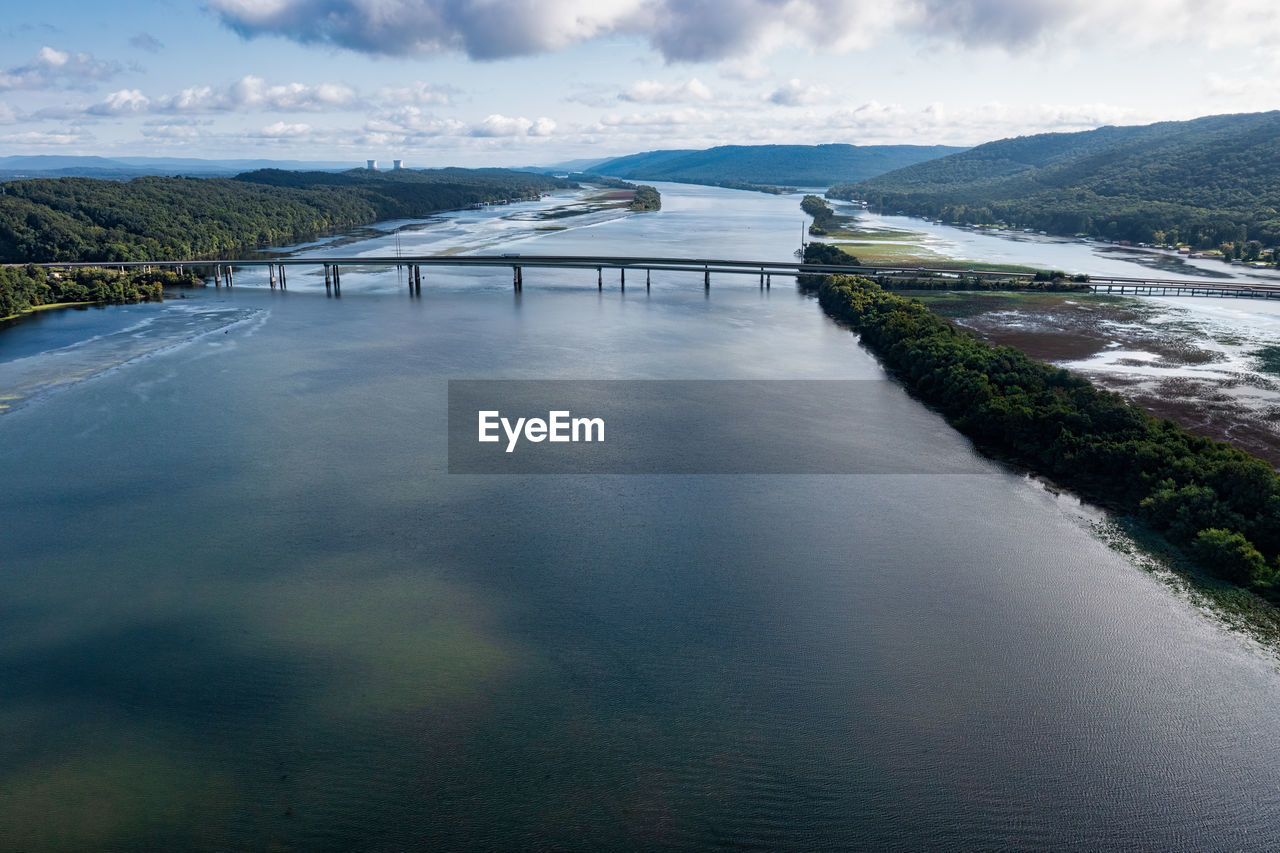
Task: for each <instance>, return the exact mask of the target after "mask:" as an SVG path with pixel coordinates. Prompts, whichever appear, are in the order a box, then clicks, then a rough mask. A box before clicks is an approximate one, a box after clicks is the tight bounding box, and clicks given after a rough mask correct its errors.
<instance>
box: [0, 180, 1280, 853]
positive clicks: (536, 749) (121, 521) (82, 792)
mask: <svg viewBox="0 0 1280 853" xmlns="http://www.w3.org/2000/svg"><path fill="white" fill-rule="evenodd" d="M662 190H663V210H662V211H661V212H658V213H650V214H643V215H635V216H627V217H621V218H610V216H609V215H608V214H597V213H593V214H587V215H584V216H583V217H581V218H580V219H581V220H582V222H583V224H582V225H581V226H579V225H577V224H576V223H575V221H574V218H572V217H571V218H566V219H553V220H538V219H537V218H536V217H535V216H534V214H536V212H537V211H539V210H545V209H547V208H549V207H551V206H554V205H556V204H563V203H565V202H566V201H567V199H565V198H560V199H551V200H546V201H544V202H540V203H531V204H527V205H518V206H514V207H512V208H506V209H501V210H486V211H474V212H472V211H468V212H460V213H457V214H449V215H446V216H442V217H439V218H438V219H435V220H431V221H428V222H424V223H400V225H401V226H402V227H401V228H400V229H399V231H398V237H397V236H396V235H395V234H393V233H391V232H390V231H378V230H376V229H375V230H372V231H368V232H362V233H361V234H358V235H350V236H349V237H348V238H347V239H346V240H345V241H343V242H344V245H342V246H340V247H335V246H333V245H331V244H330V243H321V244H316V245H310V246H307V247H302V248H299V249H298V250H297V251H298V252H305V253H311V254H318V253H324V252H339V251H340V252H341V253H343V254H353V253H357V252H374V251H380V252H385V251H388V249H389V247H391V248H393V247H394V246H396V245H397V243H398V245H399V246H400V247H401V249H402V250H403V251H404V252H405V253H411V252H420V251H441V250H445V249H449V248H453V247H461V248H463V249H477V248H483V249H485V250H486V251H509V252H522V253H564V254H572V253H585V252H593V253H602V254H603V253H614V254H623V255H638V254H653V255H689V256H696V255H703V256H706V255H713V256H721V257H734V256H739V257H749V258H760V259H766V258H777V259H785V258H788V257H789V256H790V253H791V252H792V251H793V250H794V249H795V247H796V244H797V243H798V238H799V234H798V231H799V228H800V227H801V222H802V221H803V218H802V216H801V215H800V214H799V212H798V201H799V198H798V197H796V196H793V197H777V196H770V195H763V194H754V193H743V192H734V191H730V190H720V189H710V188H701V187H684V186H675V185H665V186H662ZM512 215H515V216H516V217H517V218H514V219H513V218H510V217H511V216H512ZM520 217H525V218H520ZM548 223H551V224H554V225H564V226H567V227H566V228H565V229H564V230H560V231H535V230H532V229H536V228H540V227H545V226H546V225H547V224H548ZM633 281H634V276H633V277H632V279H629V281H628V287H627V290H626V292H625V293H620V292H619V290H618V287H617V282H616V281H613V280H610V281H607V282H606V288H605V290H604V292H603V293H598V292H597V291H596V287H595V273H594V271H585V272H551V271H534V270H529V271H526V274H525V287H524V291H523V293H522V294H518V295H517V294H515V293H513V292H512V289H511V281H510V273H509V272H505V271H501V270H498V271H493V272H483V271H477V272H465V271H452V272H441V271H436V270H430V274H429V275H428V277H427V280H426V281H425V282H424V285H423V295H422V297H421V298H418V299H412V298H410V296H409V295H408V292H407V288H406V287H404V286H403V281H402V279H400V278H399V277H398V274H397V273H396V272H394V271H388V272H382V273H374V272H363V271H361V270H358V269H352V270H350V271H347V272H344V275H343V280H342V285H343V295H342V298H341V299H329V298H326V297H325V294H324V288H323V282H322V280H321V279H320V278H319V277H318V276H317V275H316V273H315V272H311V273H308V274H304V273H302V272H301V271H297V272H294V273H292V274H291V275H290V279H289V290H287V291H278V290H277V291H272V290H268V289H266V288H264V287H263V286H261V284H260V283H259V282H256V281H255V279H254V277H253V274H252V273H250V272H249V271H248V270H246V271H244V272H243V273H242V274H241V275H240V276H239V277H238V279H237V282H238V286H237V287H235V288H233V289H230V290H228V289H221V290H214V289H213V288H208V289H206V290H203V291H194V292H191V293H189V294H188V297H189V298H186V299H181V298H174V299H169V300H167V301H166V302H164V303H163V304H160V305H140V306H127V307H118V308H109V309H102V310H92V311H62V312H56V313H45V314H43V315H42V316H40V317H39V318H38V319H35V320H33V321H29V322H24V323H22V324H19V325H17V326H15V327H13V328H10V329H7V330H5V331H4V332H3V333H2V334H0V397H4V398H5V400H2V401H0V402H3V403H5V404H6V405H8V406H9V408H8V409H7V410H0V411H6V412H7V413H4V414H0V483H3V496H4V497H3V508H4V515H3V517H4V521H5V524H4V526H3V528H0V531H3V532H2V533H0V536H2V538H0V625H3V628H4V630H3V633H2V634H0V849H3V850H23V851H35V850H87V849H112V850H176V849H196V850H210V851H214V850H218V851H221V850H242V849H243V850H299V851H302V850H305V851H312V850H362V851H363V850H370V851H394V850H409V849H423V850H428V849H431V850H434V849H441V850H443V849H491V850H515V849H564V850H622V849H636V850H648V849H708V848H711V849H732V850H743V849H753V850H816V849H831V850H848V849H866V850H886V849H913V850H920V849H1064V850H1065V849H1072V850H1100V849H1126V850H1135V849H1143V850H1170V849H1181V850H1188V849H1194V850H1233V849H1240V850H1244V849H1263V848H1266V847H1269V846H1274V845H1275V844H1276V842H1277V838H1280V738H1277V736H1276V732H1277V731H1280V675H1278V674H1277V671H1276V664H1275V660H1274V659H1273V658H1272V657H1270V656H1268V655H1267V654H1265V653H1263V652H1262V651H1260V650H1259V649H1257V648H1256V647H1255V646H1253V645H1252V644H1251V643H1250V642H1248V641H1247V639H1244V638H1242V637H1240V636H1238V635H1236V634H1233V633H1231V632H1229V631H1227V630H1226V629H1224V628H1223V627H1222V626H1221V625H1220V624H1219V623H1217V622H1216V621H1214V620H1213V619H1212V618H1211V617H1209V616H1207V615H1205V614H1204V613H1202V612H1200V611H1199V610H1197V609H1196V608H1195V607H1194V606H1192V605H1191V604H1189V603H1188V602H1187V601H1185V600H1184V599H1183V598H1182V597H1180V596H1179V595H1178V594H1177V593H1175V592H1174V591H1172V590H1171V589H1170V588H1169V586H1167V585H1166V584H1164V583H1162V582H1161V580H1160V579H1159V578H1157V577H1155V576H1153V575H1151V574H1150V573H1148V572H1145V571H1143V570H1142V569H1140V568H1138V567H1137V566H1135V565H1134V564H1133V563H1131V562H1130V561H1129V560H1128V559H1126V558H1125V557H1124V556H1122V555H1121V554H1120V553H1118V552H1117V551H1115V550H1113V549H1111V548H1110V547H1108V545H1107V544H1105V543H1104V542H1103V541H1102V540H1101V539H1100V538H1099V537H1098V535H1097V534H1096V533H1095V532H1094V528H1095V524H1096V522H1097V521H1098V519H1099V518H1100V515H1099V514H1098V513H1097V512H1095V511H1093V510H1091V509H1089V508H1088V507H1082V506H1080V505H1079V503H1078V502H1076V501H1074V500H1072V499H1071V498H1070V497H1068V496H1062V495H1055V494H1054V493H1052V492H1051V491H1049V490H1047V489H1045V488H1044V487H1042V486H1041V485H1039V484H1037V483H1036V482H1035V481H1033V480H1030V479H1028V478H1026V477H1024V476H1022V475H1020V474H1018V473H1017V472H1014V471H1011V470H1009V469H1007V468H1006V467H1004V466H1002V465H1001V464H999V463H996V462H993V461H991V460H988V459H985V458H983V457H981V456H980V455H978V454H977V453H975V451H974V450H973V449H972V447H971V446H970V445H969V444H968V442H967V441H965V440H964V439H962V438H961V437H959V436H958V435H956V434H955V433H954V432H952V431H951V430H950V429H949V428H948V427H947V425H946V424H945V423H944V422H943V421H942V420H941V419H940V418H939V417H938V416H937V415H935V414H934V413H932V412H930V411H929V410H927V409H925V408H924V407H923V406H920V405H917V404H916V403H914V402H913V401H911V400H910V399H909V398H907V397H906V396H905V395H904V394H903V393H902V392H901V391H900V390H899V389H898V388H897V387H896V386H894V385H893V384H892V383H888V382H886V381H884V374H883V372H882V371H881V369H880V367H879V366H878V365H877V363H876V362H875V360H874V359H873V358H872V357H871V356H870V355H868V354H867V353H866V352H865V351H864V350H862V349H861V348H860V347H859V345H858V342H857V340H856V338H855V337H854V336H853V335H852V334H851V333H849V332H848V331H847V330H845V329H842V328H840V327H838V326H836V325H835V324H834V323H832V322H831V321H830V320H828V319H827V318H826V317H825V316H824V315H823V313H822V312H821V310H820V309H819V308H818V306H817V305H816V303H815V302H814V301H813V300H812V299H810V298H808V297H805V296H803V295H801V294H799V293H797V291H796V290H795V288H794V286H793V285H792V284H790V283H789V282H786V281H785V280H782V279H781V278H780V277H775V279H774V281H773V286H772V288H771V289H769V290H761V289H760V288H759V287H758V283H757V281H756V280H755V279H753V278H750V277H743V278H740V279H731V278H729V277H724V278H723V279H716V280H715V281H714V282H713V286H712V289H711V291H710V292H709V293H704V292H703V288H702V282H701V277H700V276H698V275H692V274H675V273H672V274H666V275H662V276H658V275H655V276H654V280H653V286H652V290H651V291H648V292H646V290H645V288H644V287H643V283H642V281H643V279H640V281H639V282H637V283H636V284H633ZM255 284H256V285H258V286H254V285H255ZM492 378H502V379H596V380H598V379H780V380H802V379H846V380H867V383H868V384H867V386H866V387H869V388H875V389H877V390H876V392H875V393H872V394H867V395H865V397H866V399H867V400H869V401H871V402H870V403H868V404H867V405H868V406H871V407H874V408H877V409H879V408H883V409H885V410H886V411H892V412H893V413H894V414H893V417H894V419H895V421H896V422H897V423H898V424H900V427H901V429H900V430H899V431H887V432H886V431H884V430H880V431H878V432H876V433H875V440H874V442H873V443H872V444H871V445H870V447H869V445H868V442H867V441H866V440H865V430H864V417H863V415H860V414H859V413H858V412H857V411H854V412H853V413H852V414H848V413H847V414H845V415H842V416H841V419H840V420H839V421H832V420H831V419H830V418H828V419H827V420H826V421H823V420H821V418H822V413H821V412H818V413H816V414H815V415H814V417H816V418H818V419H819V420H818V421H817V423H818V425H819V426H821V427H822V428H823V429H824V430H826V431H828V432H829V433H831V436H834V438H831V436H828V437H827V438H828V440H827V441H826V442H825V443H824V445H823V446H824V447H825V448H827V450H826V451H824V452H832V451H831V442H832V441H836V442H839V441H847V448H848V452H849V453H863V454H867V453H869V452H870V453H873V454H874V455H875V456H876V457H877V463H878V466H879V467H877V468H876V469H875V470H879V471H885V472H888V473H877V474H842V475H821V474H804V475H801V474H770V475H745V474H731V475H660V474H631V475H622V474H592V475H582V474H578V475H558V474H547V475H461V474H450V473H448V455H447V449H448V448H447V442H446V439H447V435H446V420H447V409H448V406H447V403H448V399H447V398H448V384H447V383H448V380H450V379H492ZM858 399H859V400H862V399H863V396H861V395H860V396H859V398H858ZM877 400H878V401H879V402H876V401H877ZM734 414H735V416H736V417H738V418H740V419H741V422H742V424H744V425H745V426H746V427H747V428H749V427H750V425H751V424H752V423H753V418H755V417H757V416H758V414H759V413H758V412H757V411H754V410H753V409H752V408H751V407H750V406H743V407H742V408H741V410H740V411H738V412H736V413H734ZM876 414H877V412H874V411H867V412H866V413H865V419H866V421H867V422H870V421H872V420H874V416H875V415H876ZM795 440H796V441H798V440H799V439H795ZM662 441H665V442H668V443H669V444H668V445H663V444H662V443H660V442H658V440H657V439H655V445H656V452H659V453H661V452H665V450H669V451H670V452H672V453H677V452H679V447H678V446H677V445H678V437H672V436H665V437H663V439H662ZM779 441H780V442H785V441H786V438H785V437H780V438H779ZM792 449H794V448H792ZM922 459H937V460H938V465H937V467H938V472H937V473H922V472H921V460H922ZM833 469H840V470H844V468H843V467H842V466H839V465H835V464H833ZM895 471H898V472H901V473H894V472H895ZM957 472H960V473H957ZM966 472H967V473H966Z"/></svg>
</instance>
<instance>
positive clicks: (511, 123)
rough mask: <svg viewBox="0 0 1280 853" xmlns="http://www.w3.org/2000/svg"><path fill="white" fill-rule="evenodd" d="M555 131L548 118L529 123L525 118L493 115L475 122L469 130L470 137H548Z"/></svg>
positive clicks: (553, 123)
mask: <svg viewBox="0 0 1280 853" xmlns="http://www.w3.org/2000/svg"><path fill="white" fill-rule="evenodd" d="M555 129H556V123H555V122H554V121H552V120H551V119H549V118H539V119H535V120H533V121H530V120H529V119H527V118H523V117H519V118H511V117H508V116H504V115H498V114H496V113H495V114H494V115H491V116H488V117H486V118H485V119H484V120H483V121H480V122H477V123H476V124H475V125H473V126H472V128H471V131H470V133H471V135H472V136H479V137H496V136H550V135H551V133H552V132H553V131H554V130H555Z"/></svg>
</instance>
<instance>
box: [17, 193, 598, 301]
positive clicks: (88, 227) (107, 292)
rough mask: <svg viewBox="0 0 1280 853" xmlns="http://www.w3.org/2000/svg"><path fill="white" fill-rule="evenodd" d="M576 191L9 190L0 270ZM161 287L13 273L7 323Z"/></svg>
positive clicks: (233, 246)
mask: <svg viewBox="0 0 1280 853" xmlns="http://www.w3.org/2000/svg"><path fill="white" fill-rule="evenodd" d="M575 186H577V184H576V183H574V182H572V181H565V180H560V179H556V178H551V177H548V176H545V175H537V174H533V173H528V172H514V171H508V170H505V169H436V170H431V171H413V170H405V171H395V172H372V171H368V170H353V171H350V172H337V173H335V172H286V171H282V170H279V169H263V170H260V171H257V172H247V173H245V174H243V175H238V176H236V177H235V178H234V179H227V178H160V177H143V178H135V179H134V180H131V181H128V182H121V181H109V180H98V179H94V178H57V179H38V180H26V181H11V182H9V183H6V184H3V185H0V188H2V189H3V194H2V195H0V263H19V264H26V263H42V262H57V261H103V262H114V261H148V260H179V259H186V258H192V259H195V258H220V257H223V258H225V257H232V256H236V255H243V254H246V253H251V252H253V251H254V250H256V249H258V248H261V247H263V246H267V245H272V244H279V243H288V242H295V241H298V240H304V239H308V238H310V237H314V236H318V235H321V234H329V233H333V232H334V231H341V230H343V229H346V228H352V227H356V226H359V225H367V224H369V223H371V222H376V221H378V220H382V219H399V218H409V217H419V216H425V215H428V214H431V213H435V212H438V211H441V210H453V209H457V208H460V207H468V206H470V205H473V204H480V203H486V202H489V203H492V202H506V201H515V200H519V199H529V198H538V197H539V196H540V195H541V194H542V193H543V192H546V191H548V190H551V189H555V188H560V187H575ZM58 276H63V277H61V278H59V277H58ZM158 276H161V277H158ZM163 283H164V282H163V279H162V274H161V273H154V274H150V273H148V274H143V273H138V272H128V273H122V274H117V273H115V272H108V271H101V270H100V271H98V272H97V273H93V274H89V273H85V272H74V273H59V274H55V275H51V276H45V275H44V274H43V273H39V271H37V270H35V269H34V268H29V269H18V268H12V267H11V268H6V269H4V270H3V275H0V316H9V315H10V314H15V313H20V312H21V311H25V310H29V309H30V308H32V307H34V306H37V305H46V304H49V303H52V302H78V301H96V302H114V301H133V300H136V299H138V298H152V297H151V296H150V295H149V294H151V293H152V291H153V290H154V295H155V297H158V296H159V289H158V288H159V286H160V284H163ZM153 284H154V285H156V287H155V288H152V287H151V285H153Z"/></svg>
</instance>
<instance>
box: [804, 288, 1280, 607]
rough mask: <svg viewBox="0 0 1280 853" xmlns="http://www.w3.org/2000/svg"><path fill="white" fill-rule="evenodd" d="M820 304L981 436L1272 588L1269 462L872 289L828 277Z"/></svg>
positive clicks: (1278, 495)
mask: <svg viewBox="0 0 1280 853" xmlns="http://www.w3.org/2000/svg"><path fill="white" fill-rule="evenodd" d="M818 298H819V302H820V303H821V304H822V307H823V308H824V309H825V310H826V311H827V313H828V314H830V315H831V316H833V317H835V318H837V319H839V320H842V321H844V322H846V323H849V324H850V325H852V327H853V328H854V329H855V330H856V331H857V332H858V333H859V334H860V336H861V338H862V341H863V343H864V344H865V345H866V346H868V347H869V348H870V349H871V350H872V351H874V352H875V353H876V354H877V355H878V356H879V357H880V359H881V360H882V362H883V363H884V364H885V366H886V368H887V369H889V370H890V371H891V372H892V373H894V374H895V375H897V376H898V377H899V379H901V380H902V381H903V383H904V384H905V385H906V386H907V387H908V388H909V389H910V390H911V391H912V393H914V394H915V395H916V396H918V397H919V398H920V399H922V400H923V401H924V402H926V403H928V404H929V405H932V406H934V407H936V408H937V409H938V410H939V411H941V412H942V414H944V415H945V416H946V417H947V418H948V419H949V420H950V421H951V422H952V424H953V425H954V426H955V427H956V428H957V429H959V430H960V431H961V432H963V433H964V434H966V435H968V436H969V437H970V438H972V439H973V440H975V441H977V442H978V443H980V444H982V445H985V446H987V447H990V448H992V449H993V450H995V451H996V452H998V453H1000V454H1003V455H1008V456H1010V457H1011V458H1013V459H1015V460H1016V461H1018V462H1019V463H1020V464H1023V465H1026V466H1028V467H1029V468H1030V469H1031V470H1033V471H1036V472H1037V473H1040V474H1043V475H1044V476H1047V477H1049V478H1050V479H1052V480H1054V481H1056V482H1060V483H1062V484H1063V485H1065V486H1067V487H1068V488H1071V489H1073V490H1074V491H1076V492H1078V493H1079V494H1081V495H1082V496H1084V497H1086V498H1087V499H1089V500H1090V501H1092V502H1095V503H1098V504H1100V505H1103V506H1108V507H1112V508H1115V509H1118V510H1119V511H1121V512H1123V513H1126V514H1131V515H1140V516H1141V517H1142V519H1143V521H1144V522H1145V523H1146V524H1148V525H1150V526H1151V527H1152V528H1153V529H1154V530H1156V531H1158V532H1159V533H1160V534H1162V535H1164V536H1166V537H1167V538H1169V540H1170V541H1171V542H1173V543H1174V544H1176V545H1177V546H1178V547H1179V548H1180V549H1181V551H1182V552H1183V553H1184V554H1185V555H1187V557H1188V558H1189V559H1192V560H1193V561H1194V562H1195V563H1196V564H1197V565H1198V566H1199V567H1200V568H1201V569H1203V570H1204V571H1206V572H1208V573H1209V574H1211V575H1212V576H1214V577H1217V578H1220V579H1222V580H1225V581H1228V582H1230V583H1232V584H1236V585H1238V586H1242V587H1248V588H1251V589H1253V590H1254V591H1256V592H1260V593H1264V594H1268V595H1270V594H1271V593H1272V592H1273V591H1274V588H1275V586H1274V584H1275V581H1276V577H1277V565H1280V559H1278V558H1280V476H1277V475H1276V473H1275V471H1274V470H1272V468H1271V467H1270V466H1269V465H1268V464H1267V463H1265V462H1263V461H1262V460H1259V459H1257V458H1254V457H1250V456H1249V455H1248V454H1247V453H1245V452H1244V451H1241V450H1239V449H1237V448H1235V447H1233V446H1231V445H1228V444H1226V443H1223V442H1216V441H1211V440H1207V439H1204V438H1200V437H1197V436H1193V435H1192V434H1190V433H1188V432H1186V431H1184V430H1182V429H1181V428H1180V427H1178V426H1176V425H1175V424H1173V423H1172V422H1170V421H1167V420H1160V419H1157V418H1155V417H1152V416H1151V415H1149V414H1147V413H1146V412H1144V411H1143V410H1142V409H1141V408H1139V407H1137V406H1135V405H1133V404H1130V403H1125V402H1124V401H1123V400H1122V399H1121V398H1120V397H1119V396H1118V395H1115V394H1112V393H1109V392H1107V391H1103V390H1100V389H1098V388H1096V387H1095V386H1094V385H1093V384H1092V383H1090V382H1089V381H1088V380H1087V379H1084V378H1082V377H1077V376H1073V375H1072V374H1071V373H1069V372H1067V371H1065V370H1062V369H1059V368H1055V367H1053V366H1051V365H1048V364H1045V363H1043V362H1038V361H1035V360H1033V359H1031V358H1029V357H1027V356H1026V355H1024V354H1022V353H1021V352H1019V351H1017V350H1015V349H1012V348H1009V347H999V346H993V345H991V344H989V343H986V342H983V341H981V340H979V339H978V338H977V337H976V336H974V335H971V334H966V333H964V332H963V331H961V330H960V329H958V328H957V327H956V326H955V325H953V324H951V323H949V322H948V321H946V320H943V319H941V318H939V317H938V316H936V315H935V314H933V313H932V312H930V311H929V309H927V308H926V307H925V306H924V305H923V304H922V303H920V302H919V301H914V300H908V299H905V298H903V297H901V296H899V295H896V294H893V293H889V292H888V291H885V290H884V289H883V288H881V287H879V286H878V285H877V284H875V283H874V282H872V281H870V280H868V279H865V278H857V277H848V276H832V277H827V278H824V279H823V280H822V283H821V284H820V285H819V286H818Z"/></svg>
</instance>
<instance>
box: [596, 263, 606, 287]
mask: <svg viewBox="0 0 1280 853" xmlns="http://www.w3.org/2000/svg"><path fill="white" fill-rule="evenodd" d="M596 290H601V291H602V290H604V267H596Z"/></svg>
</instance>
